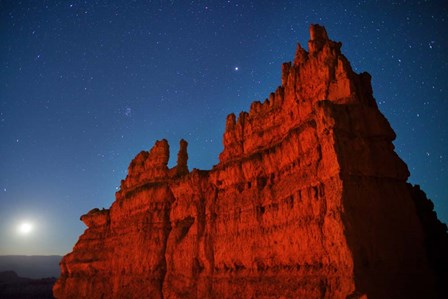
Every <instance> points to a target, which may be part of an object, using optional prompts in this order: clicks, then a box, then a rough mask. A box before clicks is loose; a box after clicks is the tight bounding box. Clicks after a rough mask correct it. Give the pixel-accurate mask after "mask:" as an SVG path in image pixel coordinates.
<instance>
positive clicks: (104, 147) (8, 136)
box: [0, 0, 448, 254]
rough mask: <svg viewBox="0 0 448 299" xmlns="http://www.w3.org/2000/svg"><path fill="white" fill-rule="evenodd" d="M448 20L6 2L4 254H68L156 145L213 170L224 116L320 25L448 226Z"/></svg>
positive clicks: (0, 55) (1, 54)
mask: <svg viewBox="0 0 448 299" xmlns="http://www.w3.org/2000/svg"><path fill="white" fill-rule="evenodd" d="M447 18H448V14H447V4H446V1H315V0H314V1H165V0H161V1H128V0H126V1H42V0H39V1H16V0H9V1H0V118H1V122H0V136H1V143H0V163H1V164H0V187H1V188H0V254H65V253H67V252H69V251H71V248H72V246H73V245H74V244H75V242H76V241H77V239H78V236H79V235H80V234H81V233H82V232H83V230H84V229H85V226H84V224H83V223H81V222H80V221H79V217H80V216H81V215H82V214H84V213H86V212H88V211H89V210H90V209H92V208H94V207H99V208H102V207H106V208H107V207H109V206H110V205H111V203H112V202H113V200H114V193H115V191H116V187H117V186H119V184H120V180H121V179H123V178H124V177H125V176H126V171H127V166H128V164H129V162H130V161H131V159H132V158H133V157H134V156H135V155H136V154H137V153H138V152H139V151H140V150H142V149H149V148H150V147H152V145H153V144H154V142H155V141H156V140H157V139H161V138H167V139H168V140H169V141H170V144H171V152H172V157H173V159H172V160H173V161H171V162H170V165H172V163H174V161H175V157H176V153H177V148H178V140H179V139H180V138H185V139H186V140H188V142H189V157H190V159H189V166H190V169H191V168H193V167H194V168H201V169H210V168H211V166H212V165H214V164H216V163H217V162H218V154H219V153H220V152H221V150H222V143H221V140H222V134H223V130H224V125H225V117H226V115H227V114H229V113H231V112H235V113H239V112H240V111H241V110H248V108H249V105H250V103H251V102H252V101H253V100H264V98H266V97H267V96H268V94H269V92H271V91H274V90H275V88H276V87H277V86H278V85H279V84H280V82H281V80H280V70H281V63H282V62H286V61H291V60H292V59H293V57H294V53H295V49H296V44H297V42H300V43H301V44H302V45H304V46H305V47H306V45H307V41H308V39H309V33H308V30H309V25H310V24H312V23H319V24H322V25H324V26H325V27H326V28H327V31H328V33H329V36H330V38H331V39H333V40H336V41H341V42H342V43H343V47H342V50H343V53H344V54H345V55H346V56H347V57H348V59H349V60H350V61H351V63H352V67H353V68H354V69H355V70H356V71H357V72H362V71H368V72H369V73H370V74H371V75H372V76H373V89H374V96H375V98H376V100H377V102H378V103H379V107H380V109H381V111H382V112H383V113H384V114H385V115H386V117H387V118H388V119H389V121H390V122H391V124H392V127H393V128H394V130H395V131H396V133H397V135H398V138H397V140H396V141H395V146H396V149H397V152H398V154H399V155H400V157H401V158H402V159H403V160H404V161H405V162H406V163H407V164H408V166H409V169H410V171H411V173H412V175H411V177H410V181H411V182H413V183H418V184H420V185H421V186H422V188H423V189H424V191H426V193H427V194H428V196H429V197H430V198H431V199H432V200H433V201H434V202H435V205H436V209H437V213H438V214H439V217H440V218H441V219H442V220H443V221H444V222H447V221H448V204H447V199H448V190H447V189H448V187H447V186H448V169H447V166H448V165H447V161H448V122H447V117H448V84H447V82H448V38H447V37H448V24H447ZM236 68H238V69H236ZM385 209H387V207H385ZM24 220H28V221H30V222H33V223H34V225H35V228H34V232H32V233H30V234H29V235H27V236H23V235H19V234H17V232H16V227H17V225H18V224H19V223H20V222H21V221H24Z"/></svg>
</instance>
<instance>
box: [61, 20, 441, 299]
mask: <svg viewBox="0 0 448 299" xmlns="http://www.w3.org/2000/svg"><path fill="white" fill-rule="evenodd" d="M310 35H311V38H310V41H309V43H308V49H309V51H308V52H307V51H305V50H304V49H303V48H302V47H301V46H300V45H299V46H298V48H297V51H296V55H295V59H294V62H292V63H285V64H283V66H282V85H281V86H280V87H278V88H277V90H276V91H275V92H274V93H272V94H271V95H270V96H269V98H268V99H266V100H265V101H264V102H263V103H261V102H254V103H252V105H251V107H250V111H249V112H241V113H240V114H239V116H238V117H236V116H235V115H234V114H230V115H229V116H228V117H227V120H226V126H225V133H224V137H223V143H224V150H223V151H222V153H221V154H220V162H219V163H218V164H217V165H215V166H214V167H213V169H212V170H210V171H200V170H197V169H194V170H193V171H191V172H190V171H189V169H188V166H187V160H188V154H187V143H186V141H184V140H182V141H181V143H180V150H179V154H178V159H177V166H175V167H174V168H172V169H169V168H168V166H167V164H168V158H169V146H168V143H167V141H166V140H162V141H157V142H156V144H155V145H154V147H153V148H152V149H151V150H150V151H149V152H146V151H142V152H141V153H139V154H138V155H137V156H136V157H135V158H134V160H133V161H132V162H131V164H130V166H129V170H128V175H127V177H126V179H125V180H123V181H122V182H121V189H120V190H119V191H118V192H117V193H116V200H115V202H114V203H113V204H112V206H111V208H110V209H107V210H99V209H94V210H92V211H90V212H89V213H87V214H86V215H83V216H82V217H81V220H82V221H83V222H84V223H85V224H86V225H87V226H88V228H87V230H86V231H85V232H84V234H83V235H82V236H81V237H80V239H79V241H78V242H77V244H76V245H75V247H74V248H73V252H71V253H69V254H68V255H66V256H65V257H64V259H63V261H62V262H61V270H62V275H61V277H60V279H59V280H58V281H57V283H56V285H55V287H54V295H55V296H56V297H57V298H238V297H240V298H438V297H440V298H443V297H444V296H445V295H446V294H447V293H446V291H447V290H446V284H445V282H446V277H447V273H448V272H447V268H448V262H447V260H448V259H447V252H448V245H447V244H448V242H447V240H448V237H447V233H446V226H444V225H443V224H442V223H440V222H438V220H437V217H436V215H435V213H434V212H433V211H432V206H431V203H430V201H429V200H428V199H426V196H424V194H423V195H422V192H421V191H420V190H419V189H418V188H416V187H412V186H410V185H409V184H408V183H407V182H406V181H407V178H408V176H409V171H408V169H407V166H406V165H405V164H404V162H403V161H402V160H401V159H400V158H399V157H398V156H397V155H396V153H395V152H394V147H393V144H392V141H393V140H394V138H395V133H394V132H393V130H392V129H391V127H390V125H389V123H388V121H387V120H386V119H385V118H384V116H383V115H382V114H381V112H380V111H379V110H378V107H377V105H376V102H375V100H374V98H373V95H372V88H371V84H370V79H371V78H370V75H369V74H367V73H362V74H356V73H354V72H353V70H352V69H351V66H350V63H349V62H348V60H347V59H346V58H345V57H344V56H343V55H342V54H341V51H340V48H341V43H337V42H333V41H331V40H329V38H328V36H327V33H326V31H325V29H324V28H323V27H321V26H319V25H312V26H311V28H310ZM445 249H446V250H445Z"/></svg>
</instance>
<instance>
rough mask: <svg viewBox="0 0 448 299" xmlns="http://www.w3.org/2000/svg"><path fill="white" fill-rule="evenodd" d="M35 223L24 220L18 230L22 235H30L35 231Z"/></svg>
mask: <svg viewBox="0 0 448 299" xmlns="http://www.w3.org/2000/svg"><path fill="white" fill-rule="evenodd" d="M33 228H34V227H33V224H32V223H30V222H22V223H21V224H20V225H19V226H18V228H17V231H18V232H19V234H21V235H28V234H30V233H31V232H32V231H33Z"/></svg>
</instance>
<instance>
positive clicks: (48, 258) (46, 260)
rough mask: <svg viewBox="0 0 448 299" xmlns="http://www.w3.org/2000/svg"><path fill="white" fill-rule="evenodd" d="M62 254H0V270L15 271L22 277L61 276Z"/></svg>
mask: <svg viewBox="0 0 448 299" xmlns="http://www.w3.org/2000/svg"><path fill="white" fill-rule="evenodd" d="M61 258H62V256H60V255H0V272H3V271H14V272H16V273H17V274H18V275H19V276H20V277H27V278H34V279H36V278H46V277H56V278H57V277H59V275H60V274H61V271H60V269H59V262H60V261H61Z"/></svg>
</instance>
